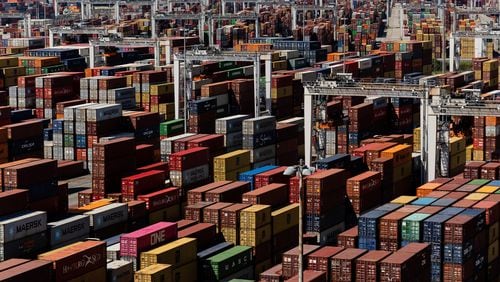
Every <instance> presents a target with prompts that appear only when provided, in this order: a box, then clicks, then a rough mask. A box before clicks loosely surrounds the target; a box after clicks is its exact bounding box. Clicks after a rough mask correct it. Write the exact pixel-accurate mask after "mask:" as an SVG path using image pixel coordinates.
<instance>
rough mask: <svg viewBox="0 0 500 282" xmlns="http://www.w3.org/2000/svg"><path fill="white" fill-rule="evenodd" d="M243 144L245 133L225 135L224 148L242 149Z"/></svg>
mask: <svg viewBox="0 0 500 282" xmlns="http://www.w3.org/2000/svg"><path fill="white" fill-rule="evenodd" d="M242 144H243V133H241V132H235V133H229V134H226V135H224V147H227V148H230V147H237V146H239V147H241V145H242Z"/></svg>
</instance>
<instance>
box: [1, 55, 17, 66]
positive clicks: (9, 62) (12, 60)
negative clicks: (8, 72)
mask: <svg viewBox="0 0 500 282" xmlns="http://www.w3.org/2000/svg"><path fill="white" fill-rule="evenodd" d="M18 65H19V60H18V59H17V58H16V57H0V68H5V67H15V66H18Z"/></svg>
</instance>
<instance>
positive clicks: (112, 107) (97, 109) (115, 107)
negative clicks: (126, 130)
mask: <svg viewBox="0 0 500 282" xmlns="http://www.w3.org/2000/svg"><path fill="white" fill-rule="evenodd" d="M121 115H122V105H120V104H104V105H102V104H100V105H96V106H93V107H89V108H87V121H94V122H98V121H103V120H108V119H112V118H117V117H120V116H121Z"/></svg>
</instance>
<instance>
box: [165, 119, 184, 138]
mask: <svg viewBox="0 0 500 282" xmlns="http://www.w3.org/2000/svg"><path fill="white" fill-rule="evenodd" d="M183 131H184V119H174V120H169V121H165V122H162V123H160V135H161V136H171V135H174V134H177V133H182V132H183Z"/></svg>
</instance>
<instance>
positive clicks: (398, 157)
mask: <svg viewBox="0 0 500 282" xmlns="http://www.w3.org/2000/svg"><path fill="white" fill-rule="evenodd" d="M411 151H412V147H411V146H410V145H397V146H394V147H392V148H390V149H387V150H385V151H382V153H381V157H382V158H387V159H392V183H393V184H392V187H391V191H392V198H396V197H398V196H400V195H405V194H412V193H411V192H412V191H411V172H412V158H411ZM389 162H391V161H389ZM377 171H380V170H377ZM384 176H385V174H384Z"/></svg>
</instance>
